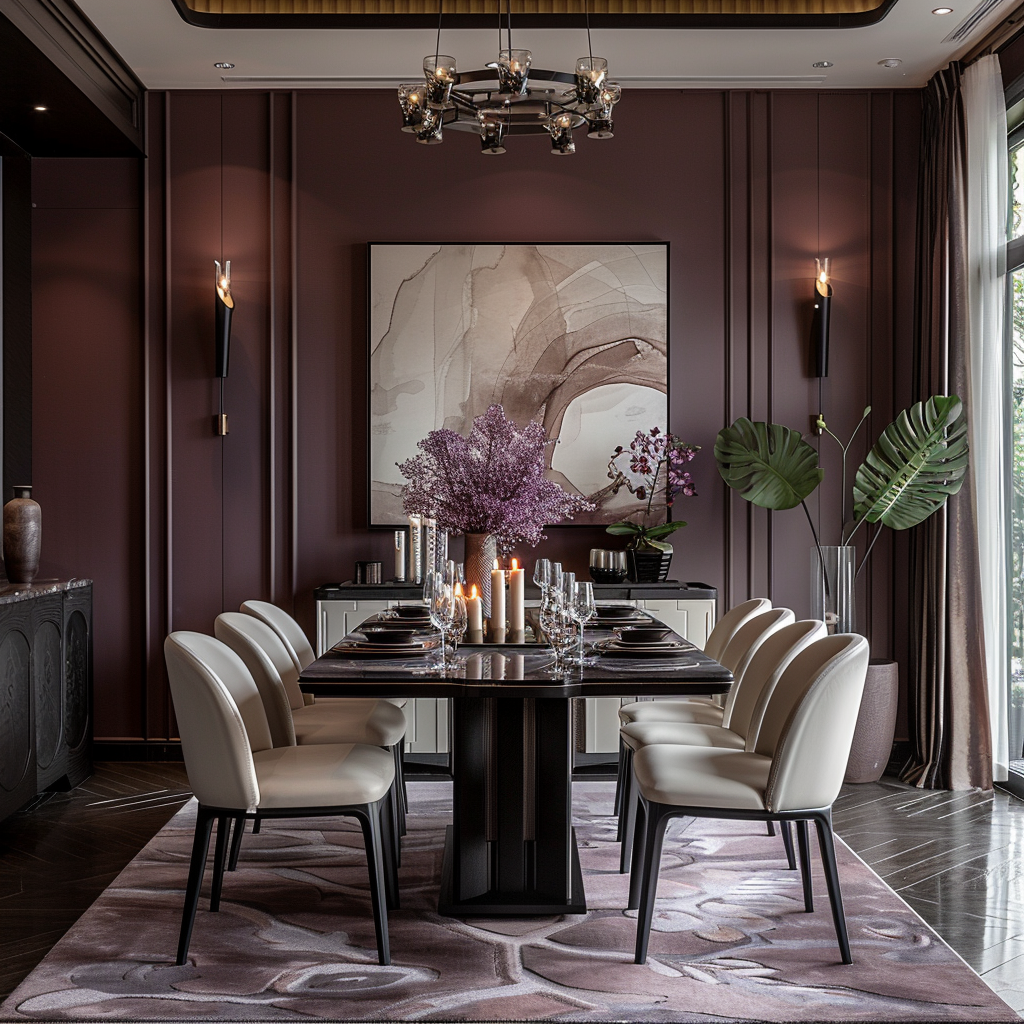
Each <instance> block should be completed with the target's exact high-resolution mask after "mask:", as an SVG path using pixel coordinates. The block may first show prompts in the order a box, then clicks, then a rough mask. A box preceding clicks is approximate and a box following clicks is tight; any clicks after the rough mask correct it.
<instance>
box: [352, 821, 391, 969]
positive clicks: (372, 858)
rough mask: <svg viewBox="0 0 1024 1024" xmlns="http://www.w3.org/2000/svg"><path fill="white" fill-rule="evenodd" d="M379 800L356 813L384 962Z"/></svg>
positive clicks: (385, 924)
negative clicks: (360, 828)
mask: <svg viewBox="0 0 1024 1024" xmlns="http://www.w3.org/2000/svg"><path fill="white" fill-rule="evenodd" d="M380 813H381V806H380V803H379V802H378V803H375V804H367V805H366V807H365V809H364V810H363V811H361V812H360V813H359V814H357V815H356V817H357V818H358V819H359V824H360V825H361V826H362V829H363V841H364V842H365V844H366V866H367V868H368V870H369V874H370V902H371V903H372V904H373V928H374V931H375V932H376V934H377V961H378V962H379V963H380V964H382V965H384V966H387V965H388V964H390V963H391V947H390V946H389V944H388V911H387V895H386V893H385V888H384V878H385V875H384V854H383V847H382V845H381V834H380V833H381V829H380Z"/></svg>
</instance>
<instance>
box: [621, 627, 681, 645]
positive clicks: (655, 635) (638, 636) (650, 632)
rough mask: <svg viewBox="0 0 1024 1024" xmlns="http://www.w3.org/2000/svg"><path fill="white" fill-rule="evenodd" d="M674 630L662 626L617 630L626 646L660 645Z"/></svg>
mask: <svg viewBox="0 0 1024 1024" xmlns="http://www.w3.org/2000/svg"><path fill="white" fill-rule="evenodd" d="M671 632H672V630H671V629H668V628H665V627H661V626H634V627H630V628H628V629H619V630H616V633H617V635H618V638H619V639H620V640H621V641H622V642H623V643H624V644H656V643H660V642H661V641H662V640H664V639H665V637H667V636H668V635H669V633H671Z"/></svg>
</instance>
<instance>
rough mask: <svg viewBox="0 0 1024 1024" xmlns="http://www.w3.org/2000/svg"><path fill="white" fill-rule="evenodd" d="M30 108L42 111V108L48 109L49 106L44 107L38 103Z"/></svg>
mask: <svg viewBox="0 0 1024 1024" xmlns="http://www.w3.org/2000/svg"><path fill="white" fill-rule="evenodd" d="M32 109H33V110H38V111H40V112H42V111H44V110H49V109H50V108H49V107H44V106H42V105H41V104H40V105H38V106H35V107H33V108H32Z"/></svg>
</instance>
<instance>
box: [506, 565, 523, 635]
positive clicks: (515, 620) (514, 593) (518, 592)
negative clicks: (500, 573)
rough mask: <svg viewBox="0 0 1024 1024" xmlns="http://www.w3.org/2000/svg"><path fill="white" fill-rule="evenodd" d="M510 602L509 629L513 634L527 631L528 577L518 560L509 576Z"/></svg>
mask: <svg viewBox="0 0 1024 1024" xmlns="http://www.w3.org/2000/svg"><path fill="white" fill-rule="evenodd" d="M508 600H509V609H508V627H509V629H510V630H511V632H512V633H515V634H519V633H522V632H523V631H524V630H525V629H526V577H525V574H524V572H523V570H522V569H520V568H519V560H518V559H516V558H513V559H512V569H511V571H510V572H509V574H508Z"/></svg>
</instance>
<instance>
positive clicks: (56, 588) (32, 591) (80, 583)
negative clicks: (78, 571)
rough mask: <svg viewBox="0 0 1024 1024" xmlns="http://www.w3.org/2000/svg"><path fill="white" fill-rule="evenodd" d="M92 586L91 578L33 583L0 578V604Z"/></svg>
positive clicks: (29, 599) (37, 581)
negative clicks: (8, 580)
mask: <svg viewBox="0 0 1024 1024" xmlns="http://www.w3.org/2000/svg"><path fill="white" fill-rule="evenodd" d="M89 586H92V580H79V579H73V580H36V581H35V582H34V583H8V582H7V581H6V580H0V604H14V603H15V602H17V601H31V600H32V599H33V598H36V597H42V596H43V595H44V594H63V593H64V592H65V591H68V590H77V589H79V588H81V587H89Z"/></svg>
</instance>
